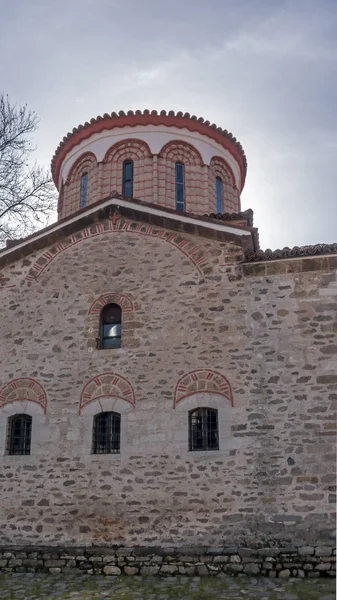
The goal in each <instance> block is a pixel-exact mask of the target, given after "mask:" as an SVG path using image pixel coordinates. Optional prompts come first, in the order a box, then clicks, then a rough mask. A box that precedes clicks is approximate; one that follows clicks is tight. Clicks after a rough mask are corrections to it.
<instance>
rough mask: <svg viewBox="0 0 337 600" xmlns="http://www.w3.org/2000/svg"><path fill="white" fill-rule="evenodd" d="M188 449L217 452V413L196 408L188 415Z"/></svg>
mask: <svg viewBox="0 0 337 600" xmlns="http://www.w3.org/2000/svg"><path fill="white" fill-rule="evenodd" d="M189 449H190V450H219V432H218V411H217V410H215V409H213V408H197V409H196V410H191V411H190V413H189Z"/></svg>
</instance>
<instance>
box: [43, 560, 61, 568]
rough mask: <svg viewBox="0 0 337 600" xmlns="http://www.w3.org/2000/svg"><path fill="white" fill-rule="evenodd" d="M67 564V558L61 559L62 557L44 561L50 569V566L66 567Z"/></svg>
mask: <svg viewBox="0 0 337 600" xmlns="http://www.w3.org/2000/svg"><path fill="white" fill-rule="evenodd" d="M65 565H66V561H65V560H61V559H57V558H56V559H51V560H46V561H45V563H44V566H45V567H46V568H47V569H48V568H52V569H53V568H57V567H65Z"/></svg>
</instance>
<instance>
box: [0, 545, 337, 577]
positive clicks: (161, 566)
mask: <svg viewBox="0 0 337 600" xmlns="http://www.w3.org/2000/svg"><path fill="white" fill-rule="evenodd" d="M74 569H78V570H79V571H81V572H85V573H88V574H95V575H96V574H105V575H145V576H147V575H150V576H151V575H160V576H163V577H165V576H174V575H189V576H194V575H198V576H203V575H219V574H220V573H226V574H230V575H235V574H237V573H243V574H247V575H264V576H269V577H281V578H287V577H335V575H336V550H335V549H334V548H332V547H330V546H316V547H313V546H302V547H299V548H293V547H280V548H276V547H273V548H259V549H256V548H254V549H253V548H237V547H230V548H185V549H180V550H176V549H165V550H163V549H160V548H90V549H89V548H47V547H45V548H43V547H40V548H2V549H1V550H0V572H4V573H7V572H17V573H22V572H49V573H68V572H73V571H74Z"/></svg>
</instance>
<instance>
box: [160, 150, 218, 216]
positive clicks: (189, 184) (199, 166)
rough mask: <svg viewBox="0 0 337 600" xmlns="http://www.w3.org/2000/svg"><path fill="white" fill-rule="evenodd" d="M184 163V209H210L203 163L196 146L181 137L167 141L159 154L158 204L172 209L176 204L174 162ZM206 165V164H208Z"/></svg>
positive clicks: (191, 210)
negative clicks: (180, 138)
mask: <svg viewBox="0 0 337 600" xmlns="http://www.w3.org/2000/svg"><path fill="white" fill-rule="evenodd" d="M177 162H182V163H183V164H184V166H185V210H186V211H187V212H192V213H196V214H197V213H198V212H200V211H203V212H206V211H207V210H208V198H207V192H206V194H205V185H204V170H205V169H204V165H203V161H202V158H201V155H200V153H199V152H198V150H196V148H194V146H192V145H191V144H188V143H187V142H181V141H180V140H176V141H171V142H168V143H167V144H165V146H163V148H162V149H161V151H160V153H159V156H158V203H159V204H164V205H165V206H168V207H170V208H175V206H176V196H175V194H176V192H175V181H176V173H175V165H176V163H177ZM206 168H207V167H206Z"/></svg>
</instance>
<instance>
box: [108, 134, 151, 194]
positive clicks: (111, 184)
mask: <svg viewBox="0 0 337 600" xmlns="http://www.w3.org/2000/svg"><path fill="white" fill-rule="evenodd" d="M125 160H133V197H134V198H143V199H146V200H147V201H148V202H151V201H152V187H153V183H152V179H153V168H152V154H151V152H150V148H149V147H148V145H147V144H146V142H143V141H142V140H138V139H127V140H123V141H121V142H118V143H117V144H114V145H113V146H112V147H111V148H110V149H109V150H108V151H107V153H106V155H105V157H104V160H103V174H102V191H101V197H102V198H104V197H106V196H109V194H110V193H111V191H112V190H117V191H118V192H120V193H122V188H123V185H122V184H123V163H124V161H125Z"/></svg>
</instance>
